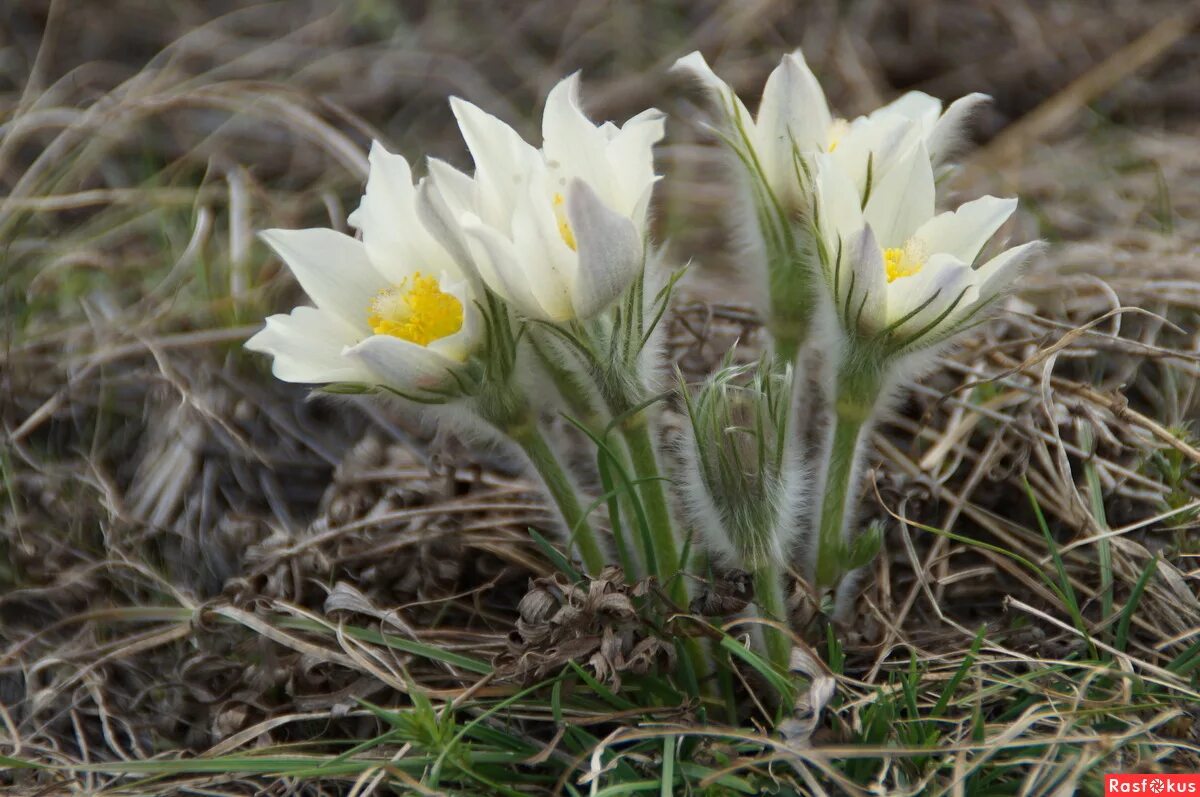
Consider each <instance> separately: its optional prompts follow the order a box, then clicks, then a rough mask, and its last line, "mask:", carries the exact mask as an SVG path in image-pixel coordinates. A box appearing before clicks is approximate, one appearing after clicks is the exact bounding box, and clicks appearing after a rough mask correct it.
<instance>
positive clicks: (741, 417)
mask: <svg viewBox="0 0 1200 797" xmlns="http://www.w3.org/2000/svg"><path fill="white" fill-rule="evenodd" d="M791 385H792V374H791V368H790V367H788V368H784V369H779V368H772V367H771V366H770V365H769V364H768V363H767V361H766V360H764V361H762V362H759V363H758V364H756V365H742V366H733V365H730V364H729V363H728V361H727V362H726V364H725V365H724V367H722V368H721V369H720V370H719V371H717V373H715V374H714V375H713V376H711V377H710V378H709V379H708V381H707V382H705V384H704V386H703V387H701V388H700V390H699V391H698V392H697V393H696V395H695V396H693V397H691V398H688V399H687V406H688V414H689V417H690V419H691V427H692V433H691V439H690V440H689V445H688V451H687V452H686V453H687V457H686V459H687V472H686V474H685V479H684V485H685V490H686V495H687V499H688V504H689V507H690V510H691V515H692V520H693V522H694V523H695V524H696V526H697V528H698V529H699V530H700V532H701V533H702V534H703V535H704V539H705V541H706V542H707V543H708V546H709V548H710V549H711V550H712V551H713V552H714V553H717V554H718V555H720V556H721V557H723V558H724V559H726V560H727V561H728V563H729V564H732V565H733V566H735V567H740V568H742V569H744V570H748V571H750V572H754V571H756V570H758V569H760V568H761V567H762V566H763V565H764V564H767V563H769V562H775V563H779V562H782V561H785V557H786V556H787V553H788V547H789V545H790V543H791V542H792V540H793V539H794V537H795V534H796V531H797V527H796V519H797V517H798V516H799V506H798V504H799V493H800V489H799V488H800V483H801V468H800V466H799V464H798V462H797V461H796V456H795V452H794V442H793V441H792V440H791V439H790V438H791V435H790V434H789V430H788V417H789V411H790V405H791Z"/></svg>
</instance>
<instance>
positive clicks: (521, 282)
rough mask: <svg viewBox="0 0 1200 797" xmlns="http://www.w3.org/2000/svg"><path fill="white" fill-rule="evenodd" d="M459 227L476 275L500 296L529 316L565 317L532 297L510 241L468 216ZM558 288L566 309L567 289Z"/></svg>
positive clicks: (567, 300)
mask: <svg viewBox="0 0 1200 797" xmlns="http://www.w3.org/2000/svg"><path fill="white" fill-rule="evenodd" d="M462 226H463V231H464V232H465V233H466V235H467V240H468V243H469V244H470V248H471V254H472V257H473V259H474V262H475V264H476V265H477V266H478V267H479V273H480V276H481V277H482V278H483V281H484V282H485V283H486V284H487V286H488V287H489V288H491V289H492V290H493V291H494V292H495V293H496V294H497V295H498V296H499V297H500V298H501V299H503V300H504V301H506V302H508V303H509V304H511V305H512V306H513V307H514V308H515V309H516V310H517V311H518V312H519V313H521V314H523V315H525V316H528V317H529V318H536V319H539V320H542V321H563V320H565V319H566V318H568V317H569V314H568V315H565V316H564V315H562V314H561V313H552V312H550V311H548V310H547V308H545V307H543V306H542V303H541V302H540V301H538V299H537V298H535V296H534V294H533V292H532V290H531V288H530V278H529V275H528V273H527V271H526V268H525V262H526V259H525V258H524V257H522V256H521V255H519V254H518V252H517V249H516V248H515V247H514V246H513V242H512V241H510V240H509V239H508V238H505V237H504V236H503V235H501V234H500V233H498V232H496V231H495V230H493V229H492V228H491V227H488V226H487V225H485V224H483V223H482V222H481V221H480V220H479V219H478V218H473V217H469V216H468V217H466V218H464V219H463V223H462ZM560 291H561V293H562V296H563V301H564V302H565V304H566V306H567V307H568V308H569V307H570V299H569V292H568V291H567V289H566V287H565V286H560Z"/></svg>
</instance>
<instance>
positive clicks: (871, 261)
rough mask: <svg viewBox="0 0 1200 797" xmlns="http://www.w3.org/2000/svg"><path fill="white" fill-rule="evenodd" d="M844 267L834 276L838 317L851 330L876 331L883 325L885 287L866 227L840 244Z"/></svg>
mask: <svg viewBox="0 0 1200 797" xmlns="http://www.w3.org/2000/svg"><path fill="white" fill-rule="evenodd" d="M842 258H843V261H844V263H845V266H844V267H843V268H842V269H841V273H840V274H839V275H838V282H839V285H838V292H839V296H838V305H837V312H838V316H839V317H840V318H842V319H843V321H845V322H848V323H849V324H850V325H851V328H858V327H861V328H864V329H866V330H870V331H876V332H877V331H879V330H880V329H882V328H883V327H884V326H886V322H885V321H884V316H885V315H886V313H887V299H888V285H887V273H886V271H885V269H884V264H883V252H882V250H880V248H879V242H878V241H876V240H875V233H874V232H872V230H871V228H870V226H864V227H863V228H862V229H861V230H860V231H859V232H857V233H855V234H853V235H851V236H850V237H849V238H848V239H847V240H846V242H845V244H843V250H842Z"/></svg>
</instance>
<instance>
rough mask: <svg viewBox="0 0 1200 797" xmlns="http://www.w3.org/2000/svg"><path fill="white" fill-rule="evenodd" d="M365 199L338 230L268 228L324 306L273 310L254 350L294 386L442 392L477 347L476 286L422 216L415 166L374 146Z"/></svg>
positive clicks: (267, 236)
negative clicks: (356, 233) (349, 229)
mask: <svg viewBox="0 0 1200 797" xmlns="http://www.w3.org/2000/svg"><path fill="white" fill-rule="evenodd" d="M370 164H371V171H370V175H369V177H368V178H367V189H366V195H365V196H364V197H363V200H362V203H361V204H360V206H359V207H358V209H357V210H356V211H354V213H352V214H350V218H349V221H350V223H351V224H352V225H354V226H355V227H357V228H358V229H359V230H361V231H362V240H361V241H359V240H357V239H355V238H352V237H350V236H348V235H344V234H342V233H339V232H336V231H334V230H330V229H323V228H318V229H306V230H266V231H264V232H263V233H261V235H262V238H263V240H264V241H266V242H267V243H268V244H269V245H270V246H271V248H272V249H274V250H275V252H276V253H278V254H279V256H280V257H281V258H283V260H284V262H285V263H287V265H288V267H289V268H290V269H291V270H292V273H293V274H294V275H295V277H296V280H297V281H298V282H299V283H300V287H302V288H303V289H304V291H305V293H307V294H308V296H309V298H311V299H312V301H313V302H314V303H315V304H316V307H297V308H295V309H294V310H292V312H291V313H290V314H288V315H273V316H271V317H269V318H268V319H267V323H266V327H265V328H264V329H263V330H262V331H261V332H259V333H258V334H256V335H255V336H254V337H252V338H250V340H248V341H246V347H247V348H249V349H253V350H254V351H259V352H263V353H266V354H270V355H272V356H273V357H274V358H275V361H274V366H273V370H274V373H275V376H277V377H279V378H280V379H282V380H284V381H287V382H308V383H317V384H321V383H330V382H360V383H368V384H379V385H385V386H387V387H390V388H393V389H396V390H399V391H403V392H409V391H422V390H429V391H439V390H442V389H444V388H445V386H446V384H447V382H448V381H449V378H450V373H451V372H452V371H453V370H454V369H456V368H458V367H459V366H461V365H462V364H463V363H464V362H465V361H466V360H467V358H468V356H469V355H470V354H471V353H472V351H473V350H474V349H475V348H476V346H477V345H478V343H479V340H480V332H481V328H482V325H481V324H480V322H479V312H478V309H477V308H476V306H475V291H474V289H473V287H472V285H471V282H470V281H469V280H468V279H466V278H465V277H464V276H463V274H462V272H461V270H460V269H459V267H458V266H457V264H456V263H455V261H454V259H453V258H452V257H451V256H450V255H449V253H447V251H446V250H445V248H443V247H442V245H441V244H439V243H438V242H437V241H436V240H435V239H434V238H433V237H432V236H431V235H430V234H429V232H428V231H427V230H426V229H425V227H424V225H423V224H422V223H421V221H420V220H419V219H418V217H417V214H416V206H415V198H416V192H415V189H414V187H413V182H412V172H411V171H410V169H409V166H408V162H407V161H406V160H405V159H404V158H403V157H402V156H400V155H393V154H391V153H389V152H388V151H387V150H385V149H384V148H383V147H382V146H381V145H379V144H378V143H376V144H374V145H373V146H372V147H371V154H370Z"/></svg>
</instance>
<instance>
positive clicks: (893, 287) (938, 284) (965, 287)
mask: <svg viewBox="0 0 1200 797" xmlns="http://www.w3.org/2000/svg"><path fill="white" fill-rule="evenodd" d="M976 295H977V293H976V288H975V273H974V271H973V270H972V269H971V267H970V266H969V265H967V264H966V263H963V262H962V261H960V260H956V259H955V258H953V257H951V256H950V255H944V254H938V255H934V256H933V257H931V258H929V260H928V261H927V262H926V263H925V265H924V266H923V267H922V268H921V270H920V271H919V272H917V273H916V274H914V275H912V276H911V277H900V278H899V279H896V280H893V281H892V282H891V283H890V284H889V285H888V308H887V323H888V324H889V325H890V324H893V323H895V322H897V321H899V320H900V319H902V318H907V320H905V321H904V323H903V324H902V325H901V326H900V327H899V328H898V329H897V330H896V332H897V333H898V334H900V335H912V334H915V333H917V332H920V331H922V330H924V329H925V327H926V326H928V325H929V324H930V323H931V322H933V321H934V320H936V319H937V318H938V317H939V316H941V315H942V314H943V313H945V312H946V311H947V310H948V309H949V308H950V306H951V305H953V306H954V307H955V311H954V314H955V315H957V314H958V313H959V312H961V310H962V309H963V308H966V307H970V306H971V305H972V304H973V303H974V302H975V298H976ZM910 315H911V317H909V316H910ZM943 323H945V322H943Z"/></svg>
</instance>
